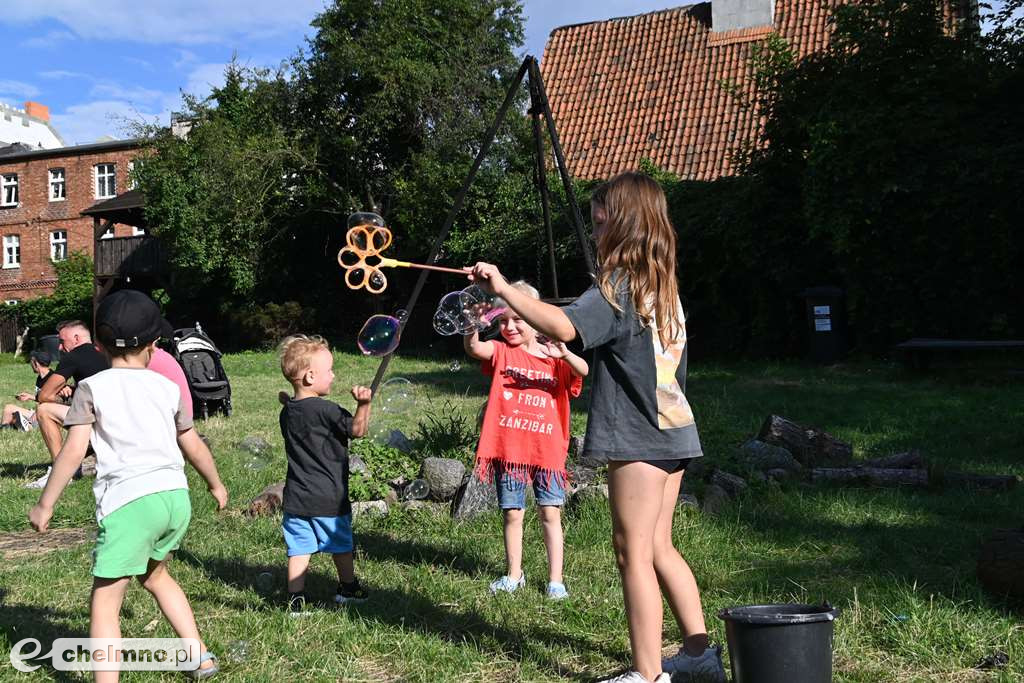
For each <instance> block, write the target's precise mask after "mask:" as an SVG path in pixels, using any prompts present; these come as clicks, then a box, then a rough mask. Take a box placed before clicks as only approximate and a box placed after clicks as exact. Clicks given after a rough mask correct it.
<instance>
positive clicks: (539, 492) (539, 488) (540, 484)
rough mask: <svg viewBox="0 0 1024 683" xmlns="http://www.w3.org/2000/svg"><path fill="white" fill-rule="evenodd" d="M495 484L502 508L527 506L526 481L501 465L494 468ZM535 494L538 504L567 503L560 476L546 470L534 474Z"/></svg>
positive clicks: (556, 504)
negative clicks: (559, 479) (547, 472)
mask: <svg viewBox="0 0 1024 683" xmlns="http://www.w3.org/2000/svg"><path fill="white" fill-rule="evenodd" d="M494 485H495V487H496V488H497V490H498V507H500V508H501V509H502V510H522V509H524V508H525V507H526V482H525V481H523V480H521V479H516V478H515V476H513V475H512V474H510V473H509V472H506V471H505V469H504V468H503V467H501V466H500V465H495V468H494ZM533 495H534V497H535V498H536V499H537V505H553V506H560V505H563V504H565V488H564V487H563V486H562V484H561V483H560V482H559V481H558V477H555V476H553V475H551V474H546V473H544V472H537V473H536V474H534V475H533Z"/></svg>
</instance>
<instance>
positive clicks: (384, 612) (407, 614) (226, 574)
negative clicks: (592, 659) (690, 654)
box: [176, 533, 629, 681]
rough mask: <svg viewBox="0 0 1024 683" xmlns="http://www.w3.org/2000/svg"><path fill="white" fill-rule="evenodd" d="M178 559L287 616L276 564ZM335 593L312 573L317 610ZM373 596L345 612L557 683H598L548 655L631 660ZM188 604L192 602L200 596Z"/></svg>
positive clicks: (410, 557) (375, 541)
mask: <svg viewBox="0 0 1024 683" xmlns="http://www.w3.org/2000/svg"><path fill="white" fill-rule="evenodd" d="M360 545H361V549H362V550H363V552H364V553H367V554H371V555H374V556H376V557H377V559H385V558H388V559H395V560H397V561H399V562H402V563H405V564H419V563H434V564H441V563H443V564H444V565H445V566H448V567H456V568H459V569H460V570H462V571H470V572H479V571H482V570H484V568H485V563H482V562H480V561H479V560H476V559H469V560H466V559H465V558H462V559H460V558H459V557H457V556H456V555H455V554H454V553H450V552H448V551H445V550H441V549H438V548H435V547H433V546H429V545H426V544H418V543H411V544H405V545H408V546H411V548H406V547H402V544H399V543H397V542H395V541H393V540H392V539H389V538H386V537H383V536H380V535H377V534H373V533H370V534H365V533H364V534H360ZM176 558H177V559H178V560H180V561H182V562H184V563H186V564H189V565H191V566H193V567H195V568H196V569H199V570H201V571H202V572H204V573H205V574H206V575H207V577H208V578H210V579H211V580H214V581H220V582H222V583H225V584H227V585H229V586H232V587H234V588H237V589H242V590H251V591H255V592H256V593H257V594H258V595H259V600H260V601H261V602H262V603H263V604H264V606H265V608H266V609H275V610H283V609H284V602H285V593H284V590H283V588H284V575H285V574H284V568H283V567H282V565H281V564H275V565H267V564H250V563H248V562H246V561H245V560H239V559H226V558H209V557H200V556H198V555H196V554H194V553H191V552H188V551H185V550H181V551H179V552H178V553H177V554H176ZM332 569H333V567H332ZM265 573H269V574H271V576H272V577H273V581H274V583H273V587H272V588H269V589H268V588H267V586H266V585H263V584H262V582H261V580H260V578H259V577H260V575H261V574H265ZM336 586H337V579H336V576H335V575H334V574H333V572H331V573H328V572H324V571H320V570H319V569H318V568H316V567H314V566H312V565H311V566H310V571H309V574H308V575H307V578H306V592H307V593H308V594H310V595H311V597H312V598H313V600H314V603H315V604H317V605H318V606H320V607H324V606H326V605H327V604H328V603H329V602H330V600H329V597H328V598H323V597H322V596H330V597H333V595H334V590H335V588H336ZM371 589H372V593H371V596H370V600H369V601H368V602H366V603H365V604H362V605H353V606H349V607H348V608H347V609H350V610H352V611H354V612H356V613H357V614H359V616H360V617H362V618H363V619H365V620H367V621H373V622H377V623H379V624H381V625H386V626H388V627H392V628H395V629H403V628H414V629H416V630H418V631H420V632H421V633H423V634H425V635H429V636H433V637H435V638H437V639H439V640H443V641H445V642H448V643H451V644H454V645H462V644H468V645H471V646H472V647H474V648H475V649H476V650H477V651H479V652H480V653H482V654H492V655H501V656H505V657H508V658H510V659H512V660H514V661H522V660H523V659H525V658H529V659H530V660H531V661H533V662H535V663H536V664H537V665H538V666H539V667H541V668H543V669H545V670H547V671H549V672H550V673H551V674H552V675H556V676H558V677H563V678H570V679H573V680H578V681H594V680H596V679H595V678H594V677H593V676H592V675H590V674H589V673H584V672H583V671H578V670H575V669H573V668H571V667H568V666H565V665H564V664H562V663H561V662H559V661H558V660H557V658H556V657H555V656H554V655H553V654H552V653H550V652H548V651H547V650H546V648H549V647H558V648H562V647H566V646H569V647H572V648H575V649H578V650H591V651H596V652H600V653H602V654H603V655H604V656H605V657H608V658H610V659H614V660H619V661H623V660H625V659H628V657H629V654H628V652H624V651H621V650H617V649H612V648H610V647H608V646H607V645H604V644H603V643H602V641H600V640H589V639H584V638H579V637H577V636H573V635H572V634H570V633H566V632H564V631H557V630H554V629H550V628H544V627H537V626H532V627H531V628H530V630H529V632H519V631H515V630H512V629H509V628H506V627H504V626H501V625H498V624H494V623H492V622H490V621H488V620H487V619H485V618H484V617H483V616H481V615H480V614H478V613H476V612H474V611H471V610H460V609H457V608H452V607H451V606H449V605H445V606H442V605H438V604H436V603H434V602H433V601H432V600H430V599H429V598H427V597H425V596H424V595H423V594H422V593H416V592H405V591H398V590H393V589H381V588H376V587H372V586H371ZM192 597H193V599H197V598H200V597H201V596H199V595H194V596H192ZM216 600H217V601H218V602H219V604H222V605H226V606H228V607H230V608H232V609H238V610H242V609H252V605H251V604H241V601H237V604H235V603H233V602H232V601H230V600H228V601H225V600H223V598H222V597H220V596H218V597H217V598H216ZM332 607H333V605H332Z"/></svg>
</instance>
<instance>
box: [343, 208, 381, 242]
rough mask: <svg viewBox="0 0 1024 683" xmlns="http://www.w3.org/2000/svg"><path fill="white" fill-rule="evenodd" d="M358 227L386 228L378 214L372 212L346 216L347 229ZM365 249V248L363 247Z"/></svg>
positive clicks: (359, 212) (357, 212) (360, 212)
mask: <svg viewBox="0 0 1024 683" xmlns="http://www.w3.org/2000/svg"><path fill="white" fill-rule="evenodd" d="M360 227H374V228H386V227H387V223H385V222H384V219H383V218H381V216H380V214H377V213H373V212H372V211H356V212H355V213H351V214H349V216H348V229H349V230H351V229H352V228H360ZM364 248H365V247H364Z"/></svg>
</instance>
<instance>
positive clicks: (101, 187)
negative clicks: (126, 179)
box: [93, 162, 117, 199]
mask: <svg viewBox="0 0 1024 683" xmlns="http://www.w3.org/2000/svg"><path fill="white" fill-rule="evenodd" d="M93 176H95V178H96V183H95V187H94V190H95V192H94V194H95V198H96V199H111V198H113V197H116V196H117V164H114V163H109V162H107V163H102V164H96V165H95V166H93ZM106 191H109V192H110V194H104V192H106Z"/></svg>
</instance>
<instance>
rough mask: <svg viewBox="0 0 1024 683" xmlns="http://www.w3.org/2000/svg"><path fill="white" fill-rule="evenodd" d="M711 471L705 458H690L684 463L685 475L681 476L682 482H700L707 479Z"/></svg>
mask: <svg viewBox="0 0 1024 683" xmlns="http://www.w3.org/2000/svg"><path fill="white" fill-rule="evenodd" d="M711 471H712V466H711V465H709V464H708V459H707V457H706V456H701V457H699V458H690V461H689V462H688V463H686V474H684V475H683V481H686V480H687V479H689V480H690V481H700V480H702V479H704V478H705V477H707V475H708V473H709V472H711Z"/></svg>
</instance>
